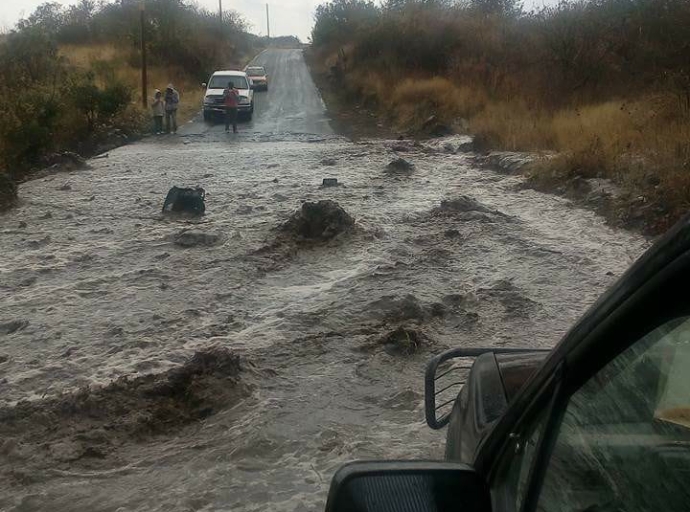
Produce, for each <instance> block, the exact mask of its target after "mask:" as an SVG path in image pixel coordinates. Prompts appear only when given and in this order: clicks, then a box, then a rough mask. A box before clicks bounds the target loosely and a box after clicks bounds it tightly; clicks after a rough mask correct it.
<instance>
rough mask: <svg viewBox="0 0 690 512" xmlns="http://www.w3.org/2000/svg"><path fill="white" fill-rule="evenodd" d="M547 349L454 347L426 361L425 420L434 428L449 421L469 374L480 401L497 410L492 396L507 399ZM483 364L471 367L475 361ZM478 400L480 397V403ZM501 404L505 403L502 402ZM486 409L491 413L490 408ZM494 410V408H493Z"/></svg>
mask: <svg viewBox="0 0 690 512" xmlns="http://www.w3.org/2000/svg"><path fill="white" fill-rule="evenodd" d="M549 352H550V351H549V350H544V349H530V348H527V349H525V348H454V349H450V350H447V351H445V352H443V353H442V354H439V355H437V356H436V357H434V358H433V359H432V360H431V361H429V362H428V363H427V367H426V373H425V375H424V413H425V416H426V423H427V425H429V427H431V428H433V429H434V430H438V429H441V428H443V427H445V426H446V425H447V424H448V422H449V421H450V416H451V413H452V411H453V406H454V404H455V401H456V400H457V397H458V395H459V393H460V391H462V389H463V386H464V385H465V383H466V382H467V380H468V378H469V376H470V374H471V373H472V372H473V373H474V375H475V377H477V378H479V379H481V381H482V382H479V383H477V384H478V385H479V386H478V388H479V389H480V391H481V393H480V395H481V396H480V397H479V398H482V397H488V398H487V399H486V400H483V401H484V402H486V403H488V404H489V405H491V406H492V408H493V409H496V408H497V407H498V408H499V409H500V407H501V404H499V403H498V402H497V401H496V400H492V398H494V397H498V396H500V397H502V400H503V401H505V400H506V399H508V400H509V399H510V398H511V397H512V395H513V394H514V393H515V392H516V391H517V390H519V388H521V387H522V385H523V384H524V383H525V382H526V381H527V379H528V378H529V377H530V376H531V375H532V373H534V371H536V369H537V368H538V367H539V365H541V363H542V361H543V360H544V358H545V357H546V355H547V354H548V353H549ZM490 354H493V355H494V356H496V357H506V358H512V361H511V360H507V361H506V363H505V364H504V363H500V365H499V364H498V363H497V361H496V357H492V358H491V360H490V361H489V360H488V358H486V357H485V356H486V355H490ZM485 359H486V363H487V364H482V365H480V366H481V368H477V367H474V363H475V361H477V362H478V363H479V362H482V363H483V362H484V360H485ZM481 401H482V400H480V402H481ZM503 405H505V404H503ZM484 412H488V413H489V414H488V415H489V416H492V414H491V411H484ZM493 412H494V413H495V412H496V411H495V410H494V411H493ZM489 419H490V418H489Z"/></svg>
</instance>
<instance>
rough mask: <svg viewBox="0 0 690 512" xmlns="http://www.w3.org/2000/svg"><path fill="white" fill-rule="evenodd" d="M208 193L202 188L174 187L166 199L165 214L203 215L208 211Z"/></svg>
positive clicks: (164, 204)
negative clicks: (206, 199) (206, 200)
mask: <svg viewBox="0 0 690 512" xmlns="http://www.w3.org/2000/svg"><path fill="white" fill-rule="evenodd" d="M205 198H206V191H205V190H204V189H203V188H201V187H195V188H180V187H173V188H171V189H170V191H169V192H168V195H167V196H166V197H165V202H164V203H163V213H167V212H171V211H172V212H177V213H190V214H193V215H203V214H204V212H205V211H206V203H205V202H204V200H205Z"/></svg>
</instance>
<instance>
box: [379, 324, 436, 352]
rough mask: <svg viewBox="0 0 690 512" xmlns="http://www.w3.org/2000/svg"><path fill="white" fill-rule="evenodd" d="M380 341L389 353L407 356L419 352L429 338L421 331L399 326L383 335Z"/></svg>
mask: <svg viewBox="0 0 690 512" xmlns="http://www.w3.org/2000/svg"><path fill="white" fill-rule="evenodd" d="M380 343H381V344H382V345H383V346H384V349H385V350H386V352H388V353H389V354H395V355H406V356H408V355H412V354H415V353H417V352H419V351H420V350H421V349H422V347H423V346H424V345H427V344H429V343H430V340H429V338H428V337H427V336H426V335H425V334H424V333H422V332H421V331H417V330H415V329H408V328H406V327H402V326H401V327H398V328H397V329H395V330H394V331H391V332H389V333H388V334H387V335H386V336H384V337H383V339H382V340H381V341H380Z"/></svg>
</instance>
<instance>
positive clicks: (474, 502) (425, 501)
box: [326, 461, 491, 512]
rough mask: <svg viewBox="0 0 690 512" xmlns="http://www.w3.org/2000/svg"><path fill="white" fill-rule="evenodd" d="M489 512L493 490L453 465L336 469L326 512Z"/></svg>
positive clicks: (471, 472)
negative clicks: (404, 511) (490, 494)
mask: <svg viewBox="0 0 690 512" xmlns="http://www.w3.org/2000/svg"><path fill="white" fill-rule="evenodd" d="M392 510H414V511H415V512H490V510H491V500H490V497H489V489H488V486H487V485H486V483H485V482H484V479H483V478H482V477H481V476H480V475H479V474H477V473H476V472H475V471H474V469H472V468H471V467H469V466H467V465H465V464H458V463H453V462H434V461H371V462H367V461H364V462H352V463H350V464H346V465H344V466H342V467H340V469H338V471H336V473H335V475H334V476H333V480H332V481H331V488H330V490H329V492H328V501H327V503H326V512H389V511H392Z"/></svg>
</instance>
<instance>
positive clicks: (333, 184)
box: [321, 178, 338, 188]
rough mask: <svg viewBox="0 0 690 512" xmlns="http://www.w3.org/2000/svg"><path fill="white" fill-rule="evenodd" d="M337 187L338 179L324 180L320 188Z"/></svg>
mask: <svg viewBox="0 0 690 512" xmlns="http://www.w3.org/2000/svg"><path fill="white" fill-rule="evenodd" d="M337 186H338V178H324V179H323V182H322V183H321V187H323V188H325V187H337Z"/></svg>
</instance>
